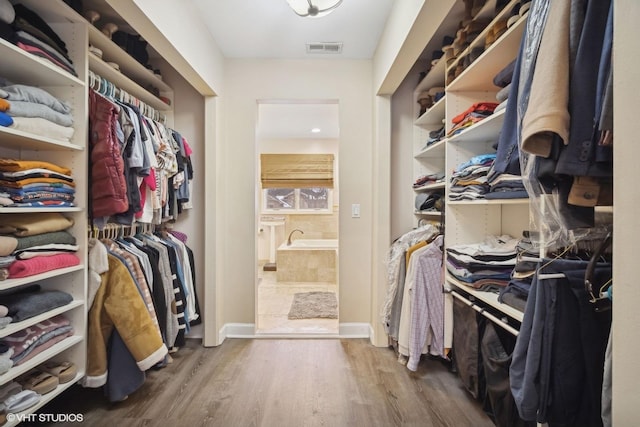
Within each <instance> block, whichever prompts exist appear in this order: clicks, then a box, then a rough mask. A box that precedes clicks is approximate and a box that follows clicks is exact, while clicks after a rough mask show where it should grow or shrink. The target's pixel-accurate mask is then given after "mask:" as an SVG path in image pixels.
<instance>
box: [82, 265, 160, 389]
mask: <svg viewBox="0 0 640 427" xmlns="http://www.w3.org/2000/svg"><path fill="white" fill-rule="evenodd" d="M108 259H109V269H108V270H107V271H106V272H104V273H102V274H101V275H100V276H101V277H102V282H101V284H100V288H99V289H98V292H97V293H96V296H95V299H94V301H93V305H92V307H91V310H90V311H89V328H88V338H87V374H86V377H85V378H84V380H83V385H84V386H85V387H92V388H95V387H100V386H102V385H104V384H105V383H106V381H107V369H108V366H107V343H108V341H109V337H110V336H111V333H112V331H113V329H114V328H115V329H117V331H118V333H119V334H120V336H121V337H122V341H123V342H124V343H125V345H126V346H127V348H128V349H129V351H130V352H131V355H132V356H133V358H134V359H135V360H136V362H137V364H138V368H140V370H141V371H146V370H147V369H149V368H151V367H152V366H154V365H155V364H156V363H158V362H160V361H162V360H163V358H164V356H165V355H166V354H167V353H168V351H167V347H166V346H165V345H164V343H163V342H162V337H161V336H160V333H159V332H158V328H157V326H156V325H155V324H154V323H153V321H152V319H151V316H150V315H149V311H148V310H147V307H146V306H145V303H144V301H143V299H142V297H141V296H140V293H139V292H138V288H137V287H136V284H135V282H134V281H133V278H132V276H131V273H129V270H128V269H127V267H126V266H125V265H124V264H123V263H122V262H121V261H120V260H119V259H118V258H116V257H115V256H113V255H108Z"/></svg>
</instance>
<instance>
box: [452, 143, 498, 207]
mask: <svg viewBox="0 0 640 427" xmlns="http://www.w3.org/2000/svg"><path fill="white" fill-rule="evenodd" d="M495 159H496V154H495V153H489V154H480V155H477V156H474V157H472V158H471V159H469V161H467V162H465V163H462V164H460V165H458V167H457V168H456V169H455V170H454V171H453V174H452V175H451V187H450V188H449V200H476V199H484V198H485V196H486V194H487V193H488V192H489V185H488V184H487V175H488V173H489V171H490V170H491V167H492V166H493V163H494V161H495Z"/></svg>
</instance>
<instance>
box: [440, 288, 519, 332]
mask: <svg viewBox="0 0 640 427" xmlns="http://www.w3.org/2000/svg"><path fill="white" fill-rule="evenodd" d="M451 295H453V297H454V298H456V299H457V300H459V301H461V302H463V303H464V304H466V305H468V306H469V307H471V308H473V309H474V310H475V311H477V312H478V313H480V314H481V315H483V316H484V317H486V318H487V319H489V320H491V321H492V322H493V323H495V324H496V325H498V326H500V327H501V328H502V329H504V330H505V331H507V332H509V333H510V334H511V335H514V336H516V337H517V336H518V333H519V332H518V330H517V329H515V328H514V327H512V326H511V325H509V324H508V323H506V322H505V321H504V320H502V319H498V318H497V317H496V316H494V315H493V314H491V313H489V312H487V311H486V310H485V309H484V308H482V307H480V306H478V305H477V304H475V303H474V302H472V301H469V300H468V299H467V298H465V297H464V296H462V295H460V294H459V293H457V292H456V291H455V290H451Z"/></svg>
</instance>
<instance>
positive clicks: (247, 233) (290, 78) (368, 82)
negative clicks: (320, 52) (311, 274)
mask: <svg viewBox="0 0 640 427" xmlns="http://www.w3.org/2000/svg"><path fill="white" fill-rule="evenodd" d="M224 73H225V76H226V77H225V95H224V113H223V116H224V118H223V122H222V141H221V142H220V143H221V144H222V145H223V146H222V147H221V148H220V150H219V151H218V153H217V154H218V155H219V156H222V159H219V165H220V168H221V169H220V170H219V171H218V172H219V175H221V176H222V177H223V178H222V179H223V180H224V185H223V187H222V189H221V190H222V194H219V195H218V197H219V199H218V202H219V203H218V209H224V212H223V213H221V214H222V215H223V216H224V217H225V218H226V221H225V227H224V229H219V230H218V232H219V236H218V239H221V240H222V241H223V242H225V249H226V250H225V251H224V253H218V254H217V257H218V258H217V263H218V264H222V265H224V273H223V274H222V276H223V277H222V278H221V280H220V281H218V283H217V286H221V287H222V289H220V293H219V294H220V297H221V298H222V299H223V301H224V304H223V305H224V308H223V310H224V311H223V313H222V319H223V323H224V324H228V323H254V317H255V307H254V300H255V298H254V294H255V282H256V274H257V269H256V268H255V267H254V266H255V265H256V263H255V257H256V250H255V247H256V244H255V243H256V233H255V230H256V227H257V224H256V217H257V212H258V207H257V201H256V197H255V184H256V181H257V177H256V171H257V156H256V141H255V130H256V119H257V112H258V106H257V103H258V101H259V100H263V101H264V100H274V99H285V100H296V99H298V100H304V99H313V100H337V101H338V104H339V109H340V143H339V144H340V148H339V155H338V157H339V159H340V163H339V175H340V202H339V203H340V205H342V206H350V205H351V204H352V203H360V204H361V212H362V214H361V218H359V219H352V218H351V216H350V208H349V209H342V210H341V212H340V231H339V234H340V278H339V280H340V296H339V298H340V321H341V322H366V323H369V321H370V317H371V316H370V314H371V313H370V305H369V302H370V298H371V254H370V248H371V229H372V222H371V221H372V212H371V210H372V169H371V164H372V152H371V145H372V126H373V123H372V109H373V107H372V98H373V96H372V91H371V88H372V78H371V61H366V60H353V61H350V60H344V61H330V60H231V59H229V60H227V61H226V67H225V71H224ZM222 326H223V325H219V327H222Z"/></svg>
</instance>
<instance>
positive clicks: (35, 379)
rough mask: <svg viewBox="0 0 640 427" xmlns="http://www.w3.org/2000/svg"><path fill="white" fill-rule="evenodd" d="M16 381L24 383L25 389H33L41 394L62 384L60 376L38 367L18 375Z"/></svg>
mask: <svg viewBox="0 0 640 427" xmlns="http://www.w3.org/2000/svg"><path fill="white" fill-rule="evenodd" d="M16 381H18V383H20V384H21V385H22V389H23V390H32V391H35V392H36V393H38V394H39V395H41V396H42V395H43V394H47V393H50V392H52V391H53V390H55V389H56V387H58V385H59V384H60V381H59V380H58V377H54V376H53V375H51V374H48V373H46V372H41V371H38V370H36V369H33V370H31V371H29V372H27V373H25V374H24V375H22V376H20V377H18V379H17V380H16Z"/></svg>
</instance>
